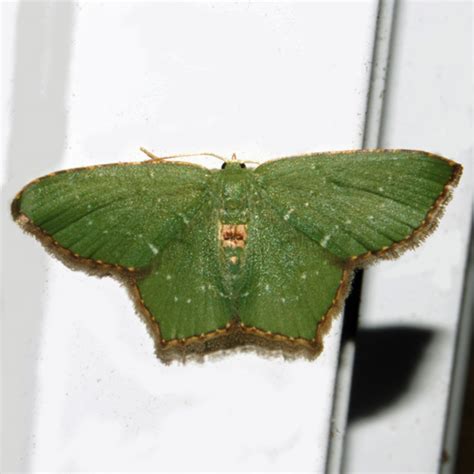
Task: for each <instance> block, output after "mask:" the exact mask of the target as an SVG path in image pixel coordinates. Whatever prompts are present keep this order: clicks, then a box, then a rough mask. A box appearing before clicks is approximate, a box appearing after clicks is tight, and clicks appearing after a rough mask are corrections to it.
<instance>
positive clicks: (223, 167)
mask: <svg viewBox="0 0 474 474" xmlns="http://www.w3.org/2000/svg"><path fill="white" fill-rule="evenodd" d="M226 165H227V163H226V162H224V163H222V166H221V170H223V169H225V167H226Z"/></svg>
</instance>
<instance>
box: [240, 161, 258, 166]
mask: <svg viewBox="0 0 474 474" xmlns="http://www.w3.org/2000/svg"><path fill="white" fill-rule="evenodd" d="M242 163H252V164H254V165H260V164H261V163H259V162H258V161H252V160H244V161H243V162H242Z"/></svg>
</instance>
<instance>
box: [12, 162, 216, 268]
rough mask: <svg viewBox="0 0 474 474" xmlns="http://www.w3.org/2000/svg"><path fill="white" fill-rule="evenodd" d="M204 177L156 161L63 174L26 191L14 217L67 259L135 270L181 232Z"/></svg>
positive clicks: (18, 200)
mask: <svg viewBox="0 0 474 474" xmlns="http://www.w3.org/2000/svg"><path fill="white" fill-rule="evenodd" d="M208 177H209V171H208V170H206V169H204V168H201V167H197V166H187V165H184V164H177V163H167V162H158V161H148V162H138V163H123V164H113V165H103V166H95V167H91V168H78V169H73V170H66V171H61V172H58V173H52V174H51V175H48V176H45V177H43V178H40V179H38V180H35V181H33V182H32V183H30V184H29V185H28V186H26V187H25V188H24V189H23V190H22V191H21V192H20V193H19V194H18V195H17V196H16V198H15V200H14V201H13V203H12V213H13V216H14V218H15V219H16V220H17V221H18V222H19V223H20V224H22V225H23V226H24V227H25V228H26V230H29V231H31V232H33V233H34V234H36V235H38V236H39V238H40V239H41V240H42V241H43V242H44V243H45V244H46V245H47V246H49V247H50V248H51V249H52V250H53V251H55V250H56V251H57V253H59V254H61V256H63V257H66V260H68V259H69V260H74V259H76V260H77V263H79V264H81V263H89V264H90V263H92V264H94V263H96V262H97V261H98V262H99V264H102V263H106V264H111V265H118V266H121V267H127V268H128V267H134V268H140V267H145V266H147V265H148V264H149V263H150V261H151V260H152V259H153V258H154V257H155V256H156V255H157V254H158V253H159V252H160V250H162V249H163V248H164V247H165V246H166V244H167V243H168V242H169V241H170V240H171V239H172V238H174V237H175V236H176V235H177V234H179V233H180V232H184V231H185V227H186V225H187V223H188V222H189V221H190V220H191V218H192V216H193V215H194V214H195V213H196V212H197V209H198V208H199V206H200V205H201V199H200V198H201V196H202V195H203V194H204V193H205V192H206V188H207V180H208ZM84 259H86V260H84Z"/></svg>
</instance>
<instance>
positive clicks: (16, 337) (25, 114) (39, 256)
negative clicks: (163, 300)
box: [2, 1, 74, 472]
mask: <svg viewBox="0 0 474 474" xmlns="http://www.w3.org/2000/svg"><path fill="white" fill-rule="evenodd" d="M73 27H74V5H73V3H70V2H54V1H51V2H38V3H36V2H21V3H20V4H19V6H18V13H17V26H16V38H15V64H14V74H13V87H12V96H11V102H12V114H11V122H10V124H11V128H10V130H11V133H10V136H9V141H8V144H7V164H6V168H7V169H6V178H7V179H6V185H5V187H4V189H3V195H4V197H5V200H4V202H5V201H6V203H5V205H4V207H3V209H2V211H3V214H4V215H3V218H4V220H3V222H4V239H3V245H2V254H3V255H2V256H3V260H2V261H3V265H2V274H3V282H4V294H3V296H4V297H5V298H4V303H3V310H4V311H3V313H4V314H3V318H2V323H3V327H2V329H3V331H2V413H3V424H2V430H3V436H2V440H3V441H2V453H3V463H2V464H3V465H2V471H4V472H5V471H16V472H25V471H28V470H29V468H30V462H31V455H32V450H33V449H34V439H33V438H32V433H33V424H34V415H33V413H34V402H35V399H36V392H37V380H36V372H37V364H38V356H39V339H40V335H41V327H42V324H43V321H44V298H43V294H44V288H43V284H44V281H45V276H46V275H45V270H46V257H45V256H44V253H43V252H40V251H39V248H38V247H37V246H35V245H32V244H31V242H30V241H28V242H26V241H25V242H24V240H23V239H21V238H20V233H21V230H20V229H19V227H18V226H16V225H15V224H14V223H13V222H12V220H11V219H10V218H9V215H8V214H9V202H10V201H11V199H12V198H13V197H14V195H15V193H16V192H17V191H19V189H20V187H21V186H23V185H24V184H26V183H27V182H28V181H29V180H30V179H31V178H33V177H36V175H37V174H39V173H44V172H45V171H46V170H51V169H55V168H57V167H58V165H59V163H60V161H61V158H62V155H63V151H64V147H65V135H66V125H67V110H66V105H65V96H66V93H67V87H68V82H69V68H70V56H71V46H72V33H73Z"/></svg>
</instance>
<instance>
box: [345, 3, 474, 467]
mask: <svg viewBox="0 0 474 474" xmlns="http://www.w3.org/2000/svg"><path fill="white" fill-rule="evenodd" d="M397 6H398V11H397V17H396V23H395V25H394V28H395V37H394V43H393V56H392V61H391V64H390V71H389V83H388V89H387V92H386V94H387V96H386V103H385V110H386V114H385V120H384V128H383V131H384V132H383V134H382V137H381V146H382V147H386V148H390V147H392V148H415V149H423V150H430V151H432V152H434V153H439V154H441V155H443V156H446V157H449V158H451V159H453V160H455V161H458V162H460V163H462V164H463V165H464V167H465V169H464V176H463V178H462V181H461V183H460V186H459V187H458V188H457V189H456V191H455V193H454V199H453V201H452V202H451V203H450V204H449V206H448V208H447V211H446V214H445V216H444V218H443V219H442V221H441V223H440V226H439V228H438V230H437V231H436V232H435V233H434V234H433V235H432V236H431V237H430V238H429V239H428V240H427V241H426V242H425V243H424V244H423V246H421V247H420V248H419V249H417V250H416V252H409V253H408V254H406V255H405V256H403V257H402V258H400V259H399V260H397V261H396V262H392V261H390V262H385V263H381V264H378V265H377V266H375V267H373V268H371V269H370V270H369V271H367V272H366V274H365V276H364V290H363V295H362V297H363V302H362V308H361V315H362V316H361V324H360V330H364V329H374V328H383V327H389V326H406V327H413V328H421V329H425V330H429V331H433V338H432V340H431V342H430V343H429V344H428V346H427V348H426V352H425V353H424V355H423V357H422V359H421V361H420V364H419V366H418V367H416V372H415V377H414V379H413V381H412V383H411V384H410V385H409V386H408V389H407V390H406V392H405V393H404V394H403V396H402V397H400V398H399V399H398V400H397V401H396V402H394V403H392V404H391V405H390V406H387V407H386V408H385V409H383V410H381V411H378V412H377V416H373V417H366V418H364V419H360V420H358V421H357V422H356V423H352V424H349V427H348V431H347V444H346V471H347V472H437V471H438V469H439V467H440V462H441V450H442V444H443V435H444V426H445V418H446V409H447V406H448V397H449V393H450V387H451V375H452V373H451V370H452V363H453V355H454V350H455V343H456V329H457V323H458V317H459V309H460V303H461V296H462V289H463V286H462V285H463V277H464V266H465V261H466V253H467V244H468V237H469V229H470V221H471V217H472V184H473V176H472V150H473V135H472V131H473V129H472V105H473V104H472V67H471V66H472V57H473V55H472V5H471V4H470V3H469V2H464V3H462V2H457V3H451V2H440V3H431V2H410V1H404V2H399V3H398V5H397ZM399 343H400V348H399V350H400V351H401V354H403V351H404V349H405V346H404V341H403V340H400V341H399ZM383 370H384V367H383V365H382V364H381V366H380V371H381V372H382V371H383ZM373 390H374V391H375V390H377V377H375V378H374V381H373ZM448 455H451V456H452V453H448Z"/></svg>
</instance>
